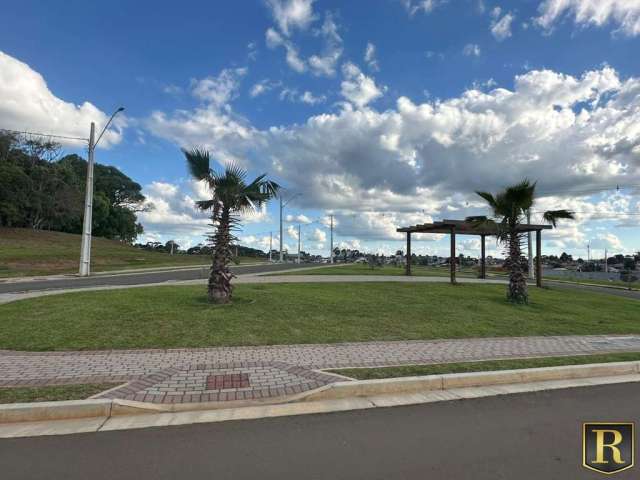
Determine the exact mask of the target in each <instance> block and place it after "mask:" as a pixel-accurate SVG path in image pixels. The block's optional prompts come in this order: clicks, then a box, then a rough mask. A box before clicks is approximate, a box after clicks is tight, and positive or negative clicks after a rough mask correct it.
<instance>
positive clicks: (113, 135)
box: [0, 51, 127, 148]
mask: <svg viewBox="0 0 640 480" xmlns="http://www.w3.org/2000/svg"><path fill="white" fill-rule="evenodd" d="M116 106H117V105H116ZM109 115H110V114H105V113H104V112H103V111H101V110H100V109H98V108H97V107H96V106H95V105H93V104H92V103H90V102H88V101H85V102H83V103H82V104H80V105H76V104H74V103H72V102H67V101H64V100H62V99H60V98H58V97H56V96H55V95H54V94H53V93H52V92H51V90H49V87H48V86H47V83H46V81H45V79H44V78H43V77H42V75H40V74H39V73H38V72H36V71H35V70H33V69H32V68H31V67H30V66H29V65H27V64H26V63H23V62H21V61H20V60H17V59H16V58H14V57H12V56H10V55H7V54H5V53H3V52H2V51H0V128H6V129H9V130H20V131H25V130H26V131H35V132H43V133H51V134H57V135H63V136H69V137H79V138H89V126H90V124H91V122H95V124H96V131H98V132H100V131H101V130H102V128H103V127H104V125H105V124H106V122H107V120H108V119H109ZM126 125H127V120H126V117H125V116H124V115H123V114H120V115H118V116H117V117H116V119H115V121H114V122H113V123H112V127H111V128H109V130H108V131H107V132H105V134H104V135H103V137H102V140H100V144H99V147H101V148H109V147H112V146H113V145H116V144H118V143H120V141H121V140H122V132H123V130H124V128H125V127H126ZM56 140H57V141H59V142H61V143H62V144H64V145H74V146H80V145H83V144H85V143H86V142H82V141H75V140H65V139H56Z"/></svg>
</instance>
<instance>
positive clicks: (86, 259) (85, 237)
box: [79, 107, 124, 277]
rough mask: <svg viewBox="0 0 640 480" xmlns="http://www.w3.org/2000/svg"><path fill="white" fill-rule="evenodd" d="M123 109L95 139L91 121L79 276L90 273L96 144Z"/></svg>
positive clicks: (85, 275)
mask: <svg viewBox="0 0 640 480" xmlns="http://www.w3.org/2000/svg"><path fill="white" fill-rule="evenodd" d="M123 110H124V107H120V108H118V109H117V110H116V111H115V112H113V114H112V115H111V118H109V121H108V122H107V123H106V125H105V126H104V128H103V129H102V132H100V135H98V139H97V140H95V135H96V125H95V123H93V122H91V130H90V132H89V152H88V154H87V157H88V158H87V186H86V189H85V194H84V218H83V220H82V245H81V246H80V271H79V274H80V276H81V277H88V276H89V275H90V274H91V221H92V217H93V164H94V153H95V150H96V145H98V142H99V141H100V139H101V138H102V135H104V132H106V131H107V128H109V125H111V121H112V120H113V119H114V117H115V116H116V115H117V114H118V113H120V112H121V111H123Z"/></svg>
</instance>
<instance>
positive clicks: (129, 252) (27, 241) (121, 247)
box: [0, 228, 256, 278]
mask: <svg viewBox="0 0 640 480" xmlns="http://www.w3.org/2000/svg"><path fill="white" fill-rule="evenodd" d="M80 241H81V237H80V235H74V234H71V233H61V232H47V231H37V230H31V229H26V228H0V278H2V277H18V276H29V275H51V274H61V273H76V272H77V271H78V262H79V261H80ZM210 261H211V260H210V258H209V256H207V255H169V254H168V253H161V252H149V251H146V250H141V249H139V248H134V247H132V246H130V245H126V244H124V243H121V242H118V241H115V240H107V239H106V238H99V237H94V238H93V242H92V250H91V268H92V271H94V272H105V271H110V270H120V269H127V268H147V267H169V266H183V265H202V264H208V263H209V262H210ZM241 261H244V262H247V261H252V262H255V261H256V259H245V258H242V259H241Z"/></svg>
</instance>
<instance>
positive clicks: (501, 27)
mask: <svg viewBox="0 0 640 480" xmlns="http://www.w3.org/2000/svg"><path fill="white" fill-rule="evenodd" d="M496 9H497V10H496ZM496 9H494V14H495V12H497V13H498V15H499V14H500V10H499V7H496ZM514 19H515V16H514V15H513V14H512V13H511V12H507V13H505V14H504V15H503V16H502V17H501V18H499V17H497V16H496V18H494V20H493V21H492V22H491V34H492V35H493V36H494V38H495V39H496V40H498V41H499V42H501V41H503V40H505V39H507V38H509V37H510V36H511V24H512V22H513V20H514Z"/></svg>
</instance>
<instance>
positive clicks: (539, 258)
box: [536, 230, 542, 287]
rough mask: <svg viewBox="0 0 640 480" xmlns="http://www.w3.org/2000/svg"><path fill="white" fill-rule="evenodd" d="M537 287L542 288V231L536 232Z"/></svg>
mask: <svg viewBox="0 0 640 480" xmlns="http://www.w3.org/2000/svg"><path fill="white" fill-rule="evenodd" d="M536 285H537V286H538V287H542V230H536Z"/></svg>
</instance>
